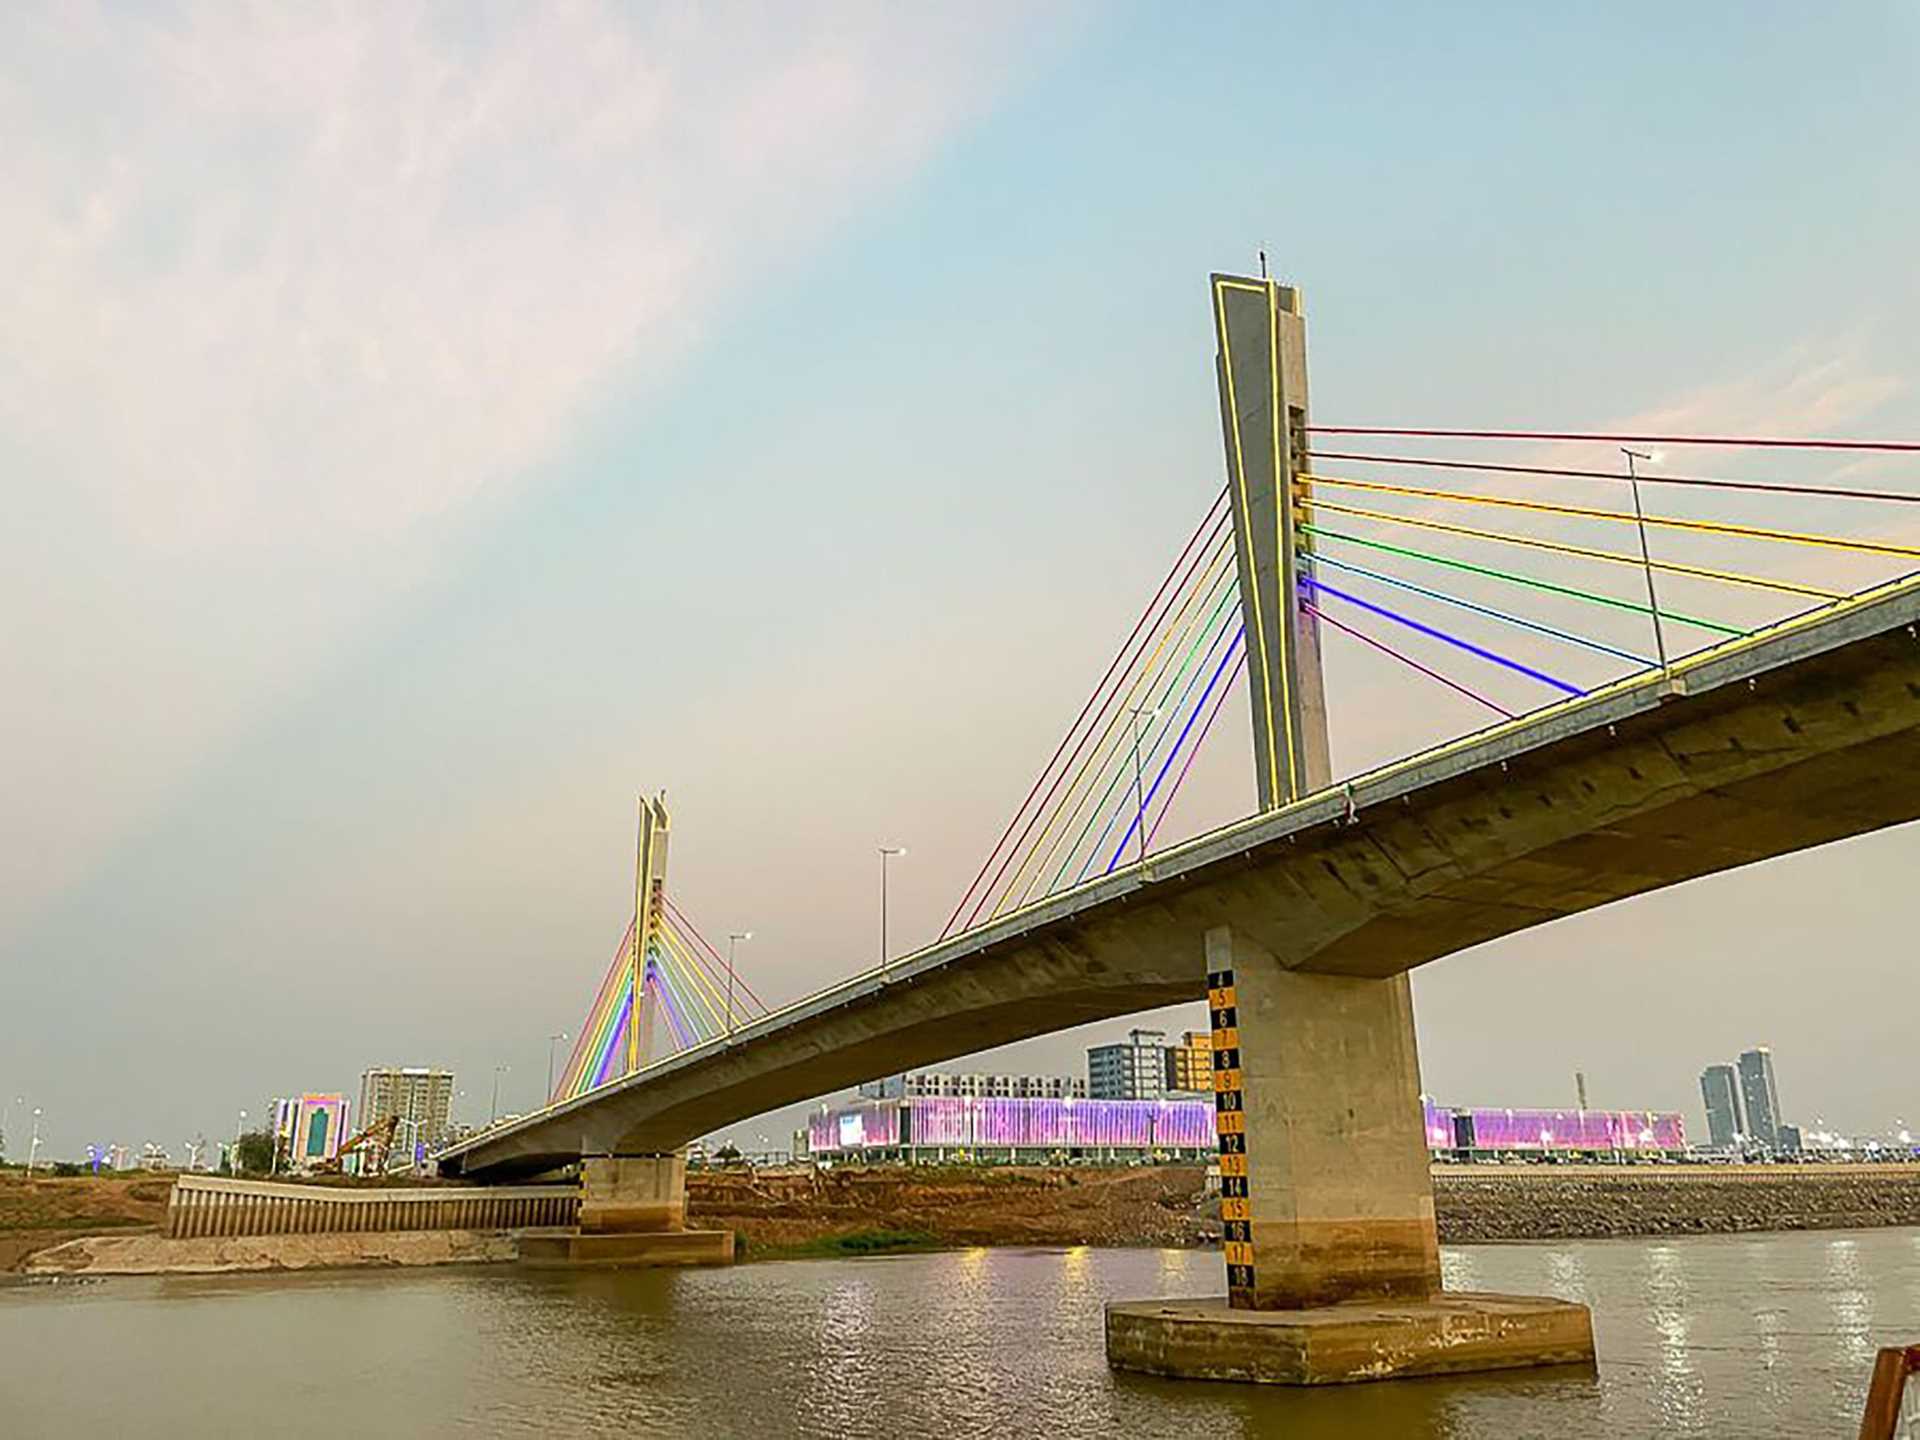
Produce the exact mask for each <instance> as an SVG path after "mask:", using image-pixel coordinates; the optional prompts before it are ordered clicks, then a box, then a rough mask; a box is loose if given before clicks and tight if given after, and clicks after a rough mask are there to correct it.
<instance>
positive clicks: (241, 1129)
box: [227, 1110, 247, 1180]
mask: <svg viewBox="0 0 1920 1440" xmlns="http://www.w3.org/2000/svg"><path fill="white" fill-rule="evenodd" d="M246 1133H247V1112H246V1111H244V1110H242V1111H241V1112H240V1118H239V1119H238V1120H236V1121H234V1122H233V1153H232V1154H231V1155H229V1156H228V1157H227V1169H229V1170H231V1171H232V1172H233V1177H234V1179H236V1180H237V1179H239V1178H240V1137H241V1136H242V1135H244V1134H246Z"/></svg>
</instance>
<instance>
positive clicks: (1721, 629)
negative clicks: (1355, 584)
mask: <svg viewBox="0 0 1920 1440" xmlns="http://www.w3.org/2000/svg"><path fill="white" fill-rule="evenodd" d="M1300 529H1302V530H1305V531H1307V532H1308V533H1309V534H1312V535H1322V536H1325V537H1326V538H1327V539H1329V540H1345V541H1346V542H1347V543H1348V544H1350V545H1365V546H1366V547H1367V548H1368V549H1370V550H1385V551H1387V552H1388V553H1389V554H1393V555H1404V556H1406V557H1408V558H1409V559H1413V560H1430V561H1432V562H1433V563H1434V564H1435V565H1446V566H1450V567H1451V568H1453V569H1455V570H1466V571H1470V572H1471V573H1473V574H1475V575H1488V576H1491V577H1492V578H1493V579H1495V580H1510V581H1512V582H1513V583H1514V584H1516V585H1528V586H1531V587H1532V588H1533V589H1535V590H1548V591H1551V592H1552V593H1554V594H1555V595H1568V596H1571V597H1572V598H1573V599H1575V600H1589V601H1591V602H1593V603H1594V604H1595V605H1611V606H1612V607H1613V608H1614V609H1616V610H1631V611H1633V612H1634V613H1635V614H1637V615H1651V614H1653V610H1652V608H1651V607H1649V606H1646V605H1636V604H1634V603H1633V602H1632V601H1631V600H1616V599H1614V598H1613V597H1612V596H1611V595H1596V594H1594V593H1593V592H1592V591H1590V590H1575V589H1574V588H1573V587H1571V586H1569V585H1556V584H1554V583H1553V582H1552V581H1551V580H1536V579H1535V578H1534V577H1533V576H1531V575H1516V574H1514V573H1513V572H1512V571H1510V570H1495V569H1493V568H1491V567H1490V566H1486V565H1474V564H1472V563H1470V562H1468V561H1465V560H1453V559H1449V558H1448V557H1447V556H1445V555H1431V554H1429V553H1428V552H1426V551H1425V550H1410V549H1408V548H1406V547H1405V546H1401V545H1389V544H1387V543H1386V541H1384V540H1362V539H1361V538H1360V537H1359V536H1358V535H1343V534H1342V533H1341V532H1339V531H1338V530H1323V529H1321V528H1320V527H1319V526H1318V525H1314V524H1310V523H1303V524H1302V525H1301V526H1300ZM1660 618H1661V619H1663V620H1675V621H1678V622H1679V623H1680V624H1682V625H1694V626H1698V627H1699V628H1700V629H1702V630H1713V631H1717V632H1718V633H1720V634H1722V635H1732V636H1735V637H1744V636H1747V635H1750V634H1752V633H1753V632H1752V631H1750V630H1736V629H1735V628H1734V627H1733V626H1731V625H1720V624H1716V623H1715V622H1714V621H1712V620H1698V619H1695V618H1694V617H1693V616H1691V615H1682V614H1680V613H1678V612H1677V611H1673V610H1662V611H1661V612H1660Z"/></svg>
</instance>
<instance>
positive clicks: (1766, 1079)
mask: <svg viewBox="0 0 1920 1440" xmlns="http://www.w3.org/2000/svg"><path fill="white" fill-rule="evenodd" d="M1740 1104H1741V1108H1742V1109H1744V1110H1745V1111H1746V1116H1747V1134H1748V1135H1750V1136H1752V1137H1753V1139H1754V1140H1755V1141H1756V1142H1758V1143H1759V1144H1761V1145H1764V1146H1766V1147H1767V1149H1769V1150H1772V1149H1775V1148H1777V1146H1778V1144H1779V1138H1780V1137H1779V1134H1778V1131H1779V1127H1780V1090H1779V1087H1778V1086H1776V1085H1775V1084H1774V1079H1773V1052H1772V1051H1771V1050H1769V1049H1767V1047H1766V1046H1764V1045H1760V1046H1756V1047H1755V1048H1754V1049H1752V1050H1745V1051H1742V1052H1741V1055H1740Z"/></svg>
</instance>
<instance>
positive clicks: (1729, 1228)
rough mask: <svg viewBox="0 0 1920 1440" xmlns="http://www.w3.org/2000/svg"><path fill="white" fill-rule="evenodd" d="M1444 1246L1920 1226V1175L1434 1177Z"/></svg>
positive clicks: (1611, 1171) (1758, 1169) (1658, 1171)
mask: <svg viewBox="0 0 1920 1440" xmlns="http://www.w3.org/2000/svg"><path fill="white" fill-rule="evenodd" d="M1433 1198H1434V1210H1435V1215H1436V1218H1437V1219H1438V1221H1439V1226H1440V1238H1441V1240H1442V1241H1444V1242H1447V1243H1451V1244H1457V1245H1465V1244H1472V1243H1474V1242H1476V1241H1489V1240H1597V1239H1618V1238H1625V1237H1628V1236H1640V1235H1733V1234H1743V1233H1747V1232H1753V1231H1770V1230H1865V1229H1872V1228H1876V1227H1879V1226H1886V1225H1920V1165H1511V1166H1481V1165H1458V1166H1435V1167H1434V1173H1433Z"/></svg>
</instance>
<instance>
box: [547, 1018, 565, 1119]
mask: <svg viewBox="0 0 1920 1440" xmlns="http://www.w3.org/2000/svg"><path fill="white" fill-rule="evenodd" d="M566 1038H567V1032H566V1031H564V1030H562V1031H561V1032H560V1033H559V1034H558V1035H549V1036H547V1104H549V1105H551V1104H553V1047H554V1046H556V1045H558V1044H559V1043H560V1042H561V1041H562V1040H564V1039H566Z"/></svg>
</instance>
